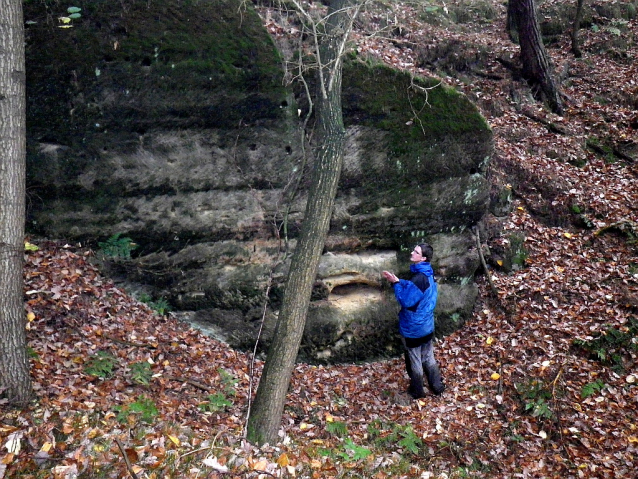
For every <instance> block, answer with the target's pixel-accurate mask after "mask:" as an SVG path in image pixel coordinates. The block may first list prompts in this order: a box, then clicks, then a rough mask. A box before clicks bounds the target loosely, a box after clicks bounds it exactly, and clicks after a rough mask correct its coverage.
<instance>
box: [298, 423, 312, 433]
mask: <svg viewBox="0 0 638 479" xmlns="http://www.w3.org/2000/svg"><path fill="white" fill-rule="evenodd" d="M299 429H301V430H302V431H305V430H306V429H310V424H307V423H305V422H302V423H301V424H299Z"/></svg>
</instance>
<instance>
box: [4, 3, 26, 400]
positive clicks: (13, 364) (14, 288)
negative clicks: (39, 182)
mask: <svg viewBox="0 0 638 479" xmlns="http://www.w3.org/2000/svg"><path fill="white" fill-rule="evenodd" d="M25 88H26V86H25V65H24V31H23V22H22V0H0V331H1V333H0V396H5V397H6V398H8V400H9V402H10V403H12V404H15V405H24V404H26V403H27V402H28V401H29V399H30V398H31V393H32V390H31V378H30V376H29V361H28V358H27V350H26V333H25V311H24V302H23V291H22V285H23V279H22V270H23V256H24V214H25V154H26V130H25V128H26V127H25V124H26V110H25V108H26V99H25Z"/></svg>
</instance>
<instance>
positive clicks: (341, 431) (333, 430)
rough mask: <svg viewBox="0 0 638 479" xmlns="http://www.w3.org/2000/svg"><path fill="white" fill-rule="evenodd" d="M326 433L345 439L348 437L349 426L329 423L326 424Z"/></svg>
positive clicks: (335, 422) (336, 422)
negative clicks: (344, 437)
mask: <svg viewBox="0 0 638 479" xmlns="http://www.w3.org/2000/svg"><path fill="white" fill-rule="evenodd" d="M326 431H328V432H329V433H330V434H334V435H335V436H339V437H343V436H347V435H348V426H347V424H346V423H345V422H342V421H334V422H329V423H326Z"/></svg>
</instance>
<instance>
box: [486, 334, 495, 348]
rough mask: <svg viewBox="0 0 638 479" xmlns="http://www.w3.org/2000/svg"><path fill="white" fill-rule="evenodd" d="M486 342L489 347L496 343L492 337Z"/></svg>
mask: <svg viewBox="0 0 638 479" xmlns="http://www.w3.org/2000/svg"><path fill="white" fill-rule="evenodd" d="M485 342H486V343H487V345H488V346H490V345H491V344H492V343H493V342H494V338H493V337H492V336H490V337H489V338H487V340H486V341H485Z"/></svg>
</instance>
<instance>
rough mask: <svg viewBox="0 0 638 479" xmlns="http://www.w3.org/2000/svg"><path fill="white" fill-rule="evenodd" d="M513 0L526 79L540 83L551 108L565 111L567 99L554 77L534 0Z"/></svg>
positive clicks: (513, 13) (514, 17)
mask: <svg viewBox="0 0 638 479" xmlns="http://www.w3.org/2000/svg"><path fill="white" fill-rule="evenodd" d="M509 2H510V4H509V11H510V13H511V15H512V16H513V19H512V20H513V22H514V24H515V25H516V28H517V29H518V38H519V43H520V46H521V63H522V74H523V78H525V79H526V80H527V81H528V82H531V83H532V84H536V85H538V86H540V89H541V92H542V93H543V96H544V97H545V99H546V101H547V104H548V105H549V107H550V108H551V110H552V111H553V112H554V113H557V114H562V112H563V102H562V101H561V98H560V91H559V88H558V86H557V84H556V81H555V80H554V78H553V71H552V66H551V62H550V59H549V55H548V54H547V51H546V50H545V46H544V45H543V38H542V36H541V32H540V28H539V26H538V18H537V14H536V5H535V3H534V0H509Z"/></svg>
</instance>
